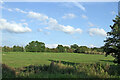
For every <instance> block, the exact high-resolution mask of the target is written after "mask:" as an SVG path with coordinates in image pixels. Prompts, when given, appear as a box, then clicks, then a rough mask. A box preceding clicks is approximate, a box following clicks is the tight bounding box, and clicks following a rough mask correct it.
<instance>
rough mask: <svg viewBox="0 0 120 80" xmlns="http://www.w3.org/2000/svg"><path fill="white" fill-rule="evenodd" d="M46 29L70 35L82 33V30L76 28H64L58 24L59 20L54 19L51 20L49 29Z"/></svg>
mask: <svg viewBox="0 0 120 80" xmlns="http://www.w3.org/2000/svg"><path fill="white" fill-rule="evenodd" d="M45 29H49V30H56V31H62V32H64V33H68V34H73V33H82V30H81V29H80V28H77V29H75V28H74V27H72V26H69V25H68V26H64V25H61V24H58V22H57V20H56V19H53V18H49V21H48V27H46V28H45Z"/></svg>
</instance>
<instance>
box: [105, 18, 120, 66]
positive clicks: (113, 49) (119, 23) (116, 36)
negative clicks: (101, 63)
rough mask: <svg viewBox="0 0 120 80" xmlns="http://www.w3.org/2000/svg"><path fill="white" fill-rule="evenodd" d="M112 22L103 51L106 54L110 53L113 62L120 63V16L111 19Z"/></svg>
mask: <svg viewBox="0 0 120 80" xmlns="http://www.w3.org/2000/svg"><path fill="white" fill-rule="evenodd" d="M113 22H114V24H113V25H110V28H111V31H110V32H108V33H107V36H108V37H107V39H106V40H105V46H104V51H105V52H106V56H107V55H109V54H112V55H113V56H114V57H115V60H114V62H116V63H118V64H120V16H116V18H115V20H113Z"/></svg>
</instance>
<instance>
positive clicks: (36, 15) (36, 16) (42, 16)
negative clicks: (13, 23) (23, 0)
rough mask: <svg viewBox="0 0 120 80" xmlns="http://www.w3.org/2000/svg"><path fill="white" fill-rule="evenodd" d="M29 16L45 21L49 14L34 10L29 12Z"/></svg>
mask: <svg viewBox="0 0 120 80" xmlns="http://www.w3.org/2000/svg"><path fill="white" fill-rule="evenodd" d="M27 16H28V17H30V18H33V19H37V20H40V21H45V20H47V19H48V16H46V15H44V14H41V13H36V12H32V11H30V12H28V15H27Z"/></svg>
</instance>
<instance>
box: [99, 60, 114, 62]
mask: <svg viewBox="0 0 120 80" xmlns="http://www.w3.org/2000/svg"><path fill="white" fill-rule="evenodd" d="M100 61H104V62H113V60H100Z"/></svg>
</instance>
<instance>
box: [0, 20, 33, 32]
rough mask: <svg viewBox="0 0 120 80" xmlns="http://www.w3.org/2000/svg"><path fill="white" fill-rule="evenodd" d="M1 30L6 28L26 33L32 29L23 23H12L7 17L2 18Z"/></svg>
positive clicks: (0, 22) (10, 30) (9, 30)
mask: <svg viewBox="0 0 120 80" xmlns="http://www.w3.org/2000/svg"><path fill="white" fill-rule="evenodd" d="M0 30H6V31H8V32H13V33H25V32H31V31H32V30H31V29H30V28H28V27H27V26H25V27H24V24H23V23H18V24H17V23H15V22H14V23H12V22H8V21H7V20H6V19H0Z"/></svg>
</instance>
